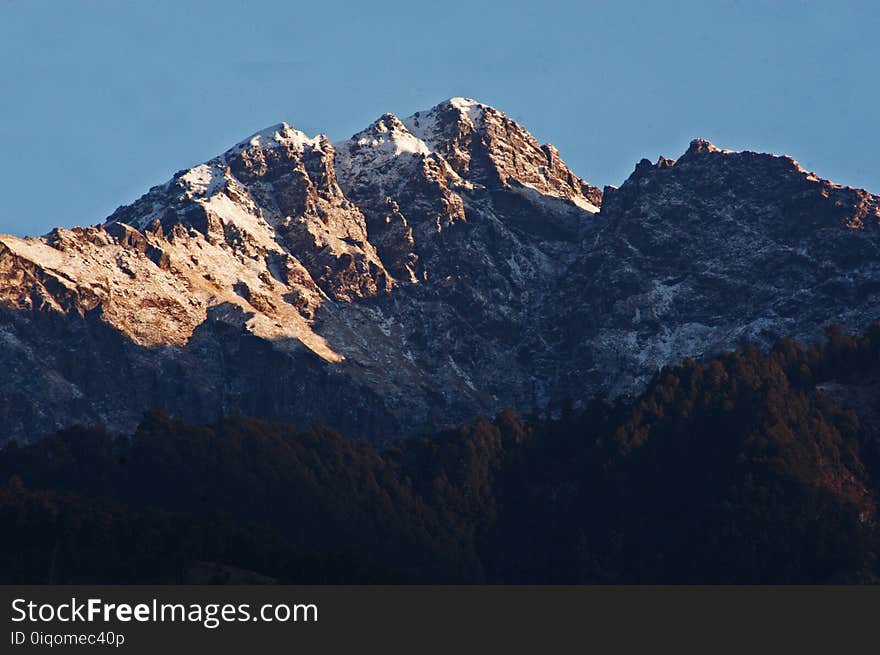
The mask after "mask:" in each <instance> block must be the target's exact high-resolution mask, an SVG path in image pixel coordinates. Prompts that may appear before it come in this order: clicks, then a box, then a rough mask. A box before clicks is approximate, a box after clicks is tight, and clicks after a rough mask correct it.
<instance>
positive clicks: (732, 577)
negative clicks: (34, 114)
mask: <svg viewBox="0 0 880 655" xmlns="http://www.w3.org/2000/svg"><path fill="white" fill-rule="evenodd" d="M878 380H880V326H875V327H873V328H871V329H870V330H869V331H868V332H867V333H866V334H865V335H862V336H859V337H852V336H845V335H842V334H841V333H840V331H839V330H832V331H831V332H830V333H829V335H828V339H827V340H825V341H824V342H823V343H822V344H821V345H816V346H814V347H811V348H804V347H802V346H801V345H799V344H797V343H795V342H792V341H787V340H785V341H782V342H780V343H778V344H777V345H776V347H775V348H774V349H773V350H772V351H771V352H770V353H762V352H761V351H759V350H758V349H754V348H747V349H743V350H740V351H737V352H734V353H731V354H728V355H724V356H722V357H719V358H717V359H714V360H712V361H710V362H707V363H695V362H692V361H686V362H685V363H684V364H682V365H681V366H678V367H676V368H669V369H664V370H663V371H661V372H660V373H658V375H657V376H656V377H655V379H654V380H653V382H652V383H651V384H650V385H649V387H648V389H647V390H646V391H645V393H644V394H643V395H642V396H641V397H639V398H638V399H635V400H633V401H628V402H621V401H619V402H617V403H616V404H614V405H610V404H606V403H603V402H600V401H596V402H594V403H592V404H590V405H589V406H587V407H584V408H581V409H579V410H575V409H572V408H569V409H567V410H566V411H563V413H562V415H561V416H560V415H558V416H554V417H536V416H532V417H523V416H518V415H516V414H514V413H512V412H501V413H500V414H499V415H498V416H496V417H495V419H494V420H493V421H487V420H480V421H476V422H475V423H472V424H469V425H467V426H464V427H461V428H459V429H457V430H452V431H447V432H443V433H439V434H435V435H430V436H426V437H424V438H420V439H413V440H408V441H403V442H397V443H394V444H392V445H389V446H387V447H385V448H377V447H375V446H371V445H368V444H367V443H365V442H362V441H355V440H352V439H348V438H346V437H344V436H341V435H339V434H337V433H336V432H334V431H332V430H330V429H328V428H325V427H321V426H318V425H314V426H311V427H308V428H298V427H293V426H289V425H282V424H276V423H267V422H263V421H256V420H252V419H246V418H229V419H226V420H224V421H222V422H221V423H219V424H216V425H210V426H196V425H191V424H188V423H184V422H181V421H178V420H174V419H171V418H168V417H166V416H164V415H161V414H158V413H154V414H150V415H147V416H146V417H145V418H144V420H143V422H142V423H141V425H140V427H139V428H138V429H137V431H136V432H135V433H134V434H133V435H130V436H112V435H109V434H107V433H104V432H102V431H97V430H90V429H79V428H74V429H69V430H65V431H63V432H59V433H57V434H56V435H54V436H52V437H50V438H48V439H46V440H44V441H41V442H40V443H38V444H36V445H28V446H18V445H16V444H15V443H10V444H9V445H8V446H6V447H5V448H4V449H3V450H2V451H0V484H2V486H0V524H2V525H3V526H4V533H5V538H4V539H3V542H2V544H0V579H2V581H3V582H16V583H23V582H34V583H41V582H56V583H68V582H168V583H176V582H187V581H191V582H205V581H215V582H247V581H273V580H274V581H279V582H291V583H356V582H359V583H392V582H438V583H452V582H458V583H471V582H488V583H513V582H535V583H537V582H547V583H563V582H569V583H577V582H599V583H614V582H623V583H630V582H641V583H649V582H682V583H684V582H706V583H709V582H756V583H762V582H781V583H785V582H790V583H806V582H817V583H823V582H870V581H875V580H876V577H877V573H878V563H877V561H876V553H877V547H878V530H877V507H876V505H877V498H878V497H880V496H878V493H880V490H878V484H877V481H878V479H880V465H878V462H880V459H878V448H877V447H878V442H877V433H878V425H877V423H876V418H877V416H878V415H880V391H878V389H880V384H878Z"/></svg>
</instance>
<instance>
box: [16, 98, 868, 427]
mask: <svg viewBox="0 0 880 655" xmlns="http://www.w3.org/2000/svg"><path fill="white" fill-rule="evenodd" d="M878 248H880V201H878V198H877V197H876V196H872V195H871V194H869V193H868V192H866V191H862V190H859V189H852V188H849V187H841V186H839V185H835V184H832V183H830V182H828V181H825V180H821V179H819V178H817V177H816V176H815V175H812V174H810V173H808V172H806V171H804V170H803V169H802V168H800V166H798V164H797V163H796V162H795V161H794V160H792V159H790V158H788V157H777V156H772V155H765V154H758V153H751V152H742V153H735V152H729V151H722V150H718V149H717V148H715V147H714V146H712V145H711V144H709V143H707V142H704V141H694V142H693V143H692V144H691V146H690V148H689V149H688V151H687V152H686V153H685V154H684V155H683V156H682V157H681V158H680V159H679V160H678V161H673V160H668V159H665V158H662V157H661V158H660V159H659V160H658V162H657V163H656V164H654V163H652V162H650V161H648V160H643V161H642V162H640V163H639V164H638V166H637V167H636V169H635V171H634V172H633V174H632V175H631V176H630V178H629V179H628V180H626V182H624V183H623V184H622V185H621V187H620V188H613V187H608V188H606V189H605V190H604V192H602V191H600V190H599V189H597V188H596V187H594V186H592V185H590V184H589V183H587V182H585V181H584V180H582V179H581V178H579V177H578V176H576V175H575V174H574V173H573V172H572V171H571V170H570V169H569V168H568V167H567V166H566V165H565V163H564V162H563V161H562V159H561V157H560V155H559V152H558V151H557V150H556V149H555V148H553V147H552V146H549V145H540V144H539V143H538V142H537V141H536V140H535V139H534V138H533V137H532V136H531V135H530V134H529V133H528V132H527V131H526V130H525V129H524V128H523V127H522V126H520V125H518V124H517V123H516V122H514V121H512V120H511V119H510V118H508V117H507V116H506V115H505V114H503V113H502V112H500V111H498V110H496V109H494V108H492V107H489V106H487V105H485V104H482V103H479V102H476V101H473V100H468V99H463V98H453V99H451V100H449V101H446V102H443V103H440V104H439V105H437V106H436V107H434V108H432V109H430V110H427V111H423V112H417V113H416V114H414V115H412V116H410V117H408V118H404V119H400V118H398V117H396V116H393V115H391V114H386V115H384V116H382V117H380V118H379V119H378V120H377V121H375V122H374V123H373V124H372V125H370V126H369V127H367V128H366V129H365V130H363V131H361V132H359V133H358V134H355V135H354V136H353V137H352V138H351V139H348V140H346V141H342V142H338V143H331V142H330V141H329V140H328V139H327V138H326V137H325V136H317V137H309V136H307V135H305V134H303V133H302V132H299V131H297V130H296V129H294V128H293V127H291V126H290V125H287V124H285V123H282V124H279V125H276V126H273V127H271V128H268V129H266V130H263V131H261V132H258V133H257V134H255V135H253V136H252V137H250V138H249V139H246V140H244V141H242V142H241V143H238V144H236V145H235V146H233V147H232V148H230V149H229V150H227V151H226V152H225V153H223V154H222V155H220V156H218V157H216V158H214V159H212V160H211V161H209V162H206V163H204V164H202V165H199V166H195V167H193V168H189V169H186V170H183V171H180V172H178V173H177V174H175V175H174V177H173V178H172V179H171V180H170V181H169V182H167V183H165V184H163V185H160V186H157V187H154V188H153V189H150V191H149V192H148V193H146V194H145V195H144V196H142V197H141V198H140V199H138V200H137V201H135V202H134V203H132V204H131V205H128V206H125V207H120V208H119V209H118V210H117V211H116V212H114V213H113V214H112V215H111V216H110V217H109V218H108V219H107V220H106V221H105V222H104V223H103V224H100V225H96V226H93V227H85V228H74V229H70V230H68V229H61V228H59V229H56V230H53V231H52V232H51V233H49V234H48V235H46V236H44V237H40V238H27V239H20V238H16V237H10V236H2V237H0V366H2V369H3V371H4V376H3V378H2V380H0V427H2V429H0V438H6V439H8V438H11V437H15V438H18V439H23V440H29V439H34V438H38V437H40V436H42V435H43V434H46V433H48V432H50V431H52V430H54V429H57V428H60V427H64V426H65V425H70V424H73V423H82V424H86V425H89V424H102V425H105V426H106V427H107V428H108V429H110V430H111V431H117V432H129V431H130V430H132V429H133V428H134V426H135V425H136V424H137V423H138V422H139V420H140V419H141V417H142V415H143V413H144V412H145V411H148V410H152V409H161V410H164V411H166V412H168V413H170V414H173V415H176V416H180V417H183V418H186V419H188V420H192V421H201V422H206V421H207V422H209V421H215V420H217V419H219V418H220V417H222V416H228V415H236V414H244V415H251V416H256V417H260V418H264V419H272V420H284V421H291V422H294V423H296V424H299V425H305V424H307V423H310V422H313V421H322V422H325V423H327V424H329V425H331V426H333V427H335V428H338V429H340V430H342V431H344V432H345V433H347V434H349V435H352V436H355V437H368V438H373V439H388V438H395V437H401V436H409V435H412V434H415V433H417V432H420V431H425V430H433V429H437V428H439V427H444V426H450V425H455V424H458V423H461V422H463V421H466V420H469V419H471V418H472V417H474V416H477V415H480V414H494V413H495V412H496V411H497V410H498V409H499V408H500V407H502V406H509V407H513V408H517V409H520V410H524V411H531V410H533V409H543V408H545V407H547V406H560V405H561V404H563V403H564V402H565V401H566V400H572V401H575V402H576V403H577V402H582V401H585V400H587V399H589V398H591V397H592V396H594V395H596V394H607V395H611V396H616V395H620V394H628V393H636V392H638V391H639V390H641V389H642V388H644V386H645V384H646V383H647V381H648V380H649V379H650V377H651V376H652V375H653V374H654V373H655V372H656V371H657V369H658V368H660V367H662V366H665V365H668V364H673V363H676V362H678V361H681V360H682V359H684V358H685V357H688V356H690V357H707V356H710V355H712V354H715V353H717V352H720V351H722V350H724V349H729V348H732V347H734V346H736V345H737V344H740V343H742V342H752V343H756V344H758V345H760V346H768V345H769V344H770V343H772V341H774V340H775V339H776V338H778V337H781V336H796V337H799V338H801V339H804V340H812V339H815V338H817V337H818V336H820V335H821V334H822V331H823V329H824V327H825V326H826V325H827V324H829V323H832V322H837V323H840V324H842V325H843V326H844V328H847V329H852V330H861V329H863V328H865V327H866V326H867V325H868V324H869V323H870V322H871V321H872V320H874V319H876V318H877V316H878V309H880V307H878V305H880V294H878V290H880V268H878V266H880V265H878V261H880V260H878Z"/></svg>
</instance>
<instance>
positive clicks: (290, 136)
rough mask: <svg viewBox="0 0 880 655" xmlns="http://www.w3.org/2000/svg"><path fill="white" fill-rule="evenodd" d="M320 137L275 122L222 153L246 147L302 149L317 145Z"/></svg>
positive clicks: (235, 152) (235, 151)
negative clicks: (310, 135)
mask: <svg viewBox="0 0 880 655" xmlns="http://www.w3.org/2000/svg"><path fill="white" fill-rule="evenodd" d="M320 141H321V137H320V135H319V136H316V137H309V136H308V135H307V134H306V133H305V132H300V131H299V130H297V129H295V128H294V127H292V126H291V125H290V124H288V123H277V124H275V125H271V126H269V127H267V128H265V129H262V130H260V131H259V132H255V133H254V134H252V135H251V136H249V137H248V138H247V139H245V140H244V141H239V142H238V143H237V144H235V145H234V146H233V147H232V148H230V149H229V150H227V151H226V152H225V153H224V157H228V156H230V155H234V154H237V153H239V152H241V151H243V150H247V149H248V148H253V147H259V148H280V147H291V148H294V149H302V148H303V147H305V146H307V145H308V146H313V147H315V146H317V145H318V144H319V143H320Z"/></svg>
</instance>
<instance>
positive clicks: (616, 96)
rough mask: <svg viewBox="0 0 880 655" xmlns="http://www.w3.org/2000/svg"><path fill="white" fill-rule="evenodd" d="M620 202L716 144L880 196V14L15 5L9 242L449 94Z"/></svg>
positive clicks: (1, 91) (2, 134)
mask: <svg viewBox="0 0 880 655" xmlns="http://www.w3.org/2000/svg"><path fill="white" fill-rule="evenodd" d="M455 95H462V96H469V97H474V98H477V99H478V100H481V101H483V102H487V103H489V104H492V105H494V106H496V107H498V108H499V109H502V110H504V111H506V112H507V113H508V115H510V116H511V117H513V118H514V119H516V120H518V121H520V122H522V123H523V124H524V125H525V126H526V127H527V128H528V129H529V130H531V132H532V133H533V134H534V135H535V136H536V137H537V138H538V139H539V140H541V141H542V142H543V141H549V142H551V143H553V144H555V145H556V146H557V147H558V148H559V149H560V151H561V152H562V155H563V157H564V158H565V159H566V160H567V161H568V163H569V164H570V165H571V166H572V167H573V168H574V170H575V171H576V172H577V173H579V174H580V175H581V176H583V177H585V178H586V179H587V180H589V181H590V182H592V183H594V184H599V185H603V184H609V183H611V184H619V183H620V182H621V181H622V180H623V179H625V178H626V176H627V175H628V174H629V173H630V172H631V171H632V169H633V167H634V166H635V163H636V162H637V161H638V160H639V159H640V158H642V157H649V158H651V159H656V157H657V156H658V155H660V154H664V155H667V156H671V157H677V156H679V155H680V154H681V153H682V152H683V151H684V149H685V148H686V147H687V143H688V141H689V140H690V139H691V138H693V137H696V136H701V137H705V138H708V139H710V140H712V141H713V142H715V143H716V144H717V145H719V146H722V147H726V148H735V149H754V150H764V151H770V152H780V153H781V152H786V153H789V154H791V155H792V156H794V157H795V158H796V159H798V160H799V161H800V162H801V163H802V164H803V165H804V166H806V167H807V168H810V169H813V170H815V171H816V172H817V173H818V174H819V175H821V176H823V177H828V178H831V179H833V180H835V181H838V182H842V183H846V184H851V185H854V186H863V187H866V188H868V189H869V190H873V191H874V192H878V191H880V163H878V162H880V158H878V153H880V130H878V127H880V125H878V124H880V121H878V117H880V8H878V4H877V3H876V2H868V1H865V2H842V1H840V2H838V1H836V2H784V1H776V2H745V1H743V2H731V1H728V2H713V1H711V0H703V1H702V2H620V1H618V2H584V1H572V2H560V1H552V0H540V1H536V0H533V1H531V2H519V1H516V0H507V1H506V2H498V1H497V0H496V1H495V2H487V3H483V2H476V1H473V0H471V1H468V2H463V1H454V2H453V1H449V2H443V1H441V0H435V1H433V2H423V1H421V0H408V1H406V2H395V1H391V0H383V1H382V2H347V3H340V2H333V1H332V0H324V1H313V2H292V1H277V2H275V1H268V0H265V1H259V0H250V1H249V2H223V1H221V0H212V1H210V2H186V1H185V0H175V1H168V2H165V1H156V0H151V1H150V2H138V3H135V2H121V1H119V0H107V1H101V2H97V1H94V2H92V1H87V0H83V1H70V2H68V1H64V0H56V1H54V2H46V1H41V0H0V143H2V151H0V232H12V233H15V234H41V233H44V232H46V231H48V230H49V229H50V228H51V227H53V226H55V225H65V226H72V225H77V224H91V223H97V222H100V221H101V220H102V219H103V218H104V217H105V216H106V215H107V214H109V213H110V212H111V211H112V210H113V209H114V208H116V207H117V206H118V205H120V204H123V203H127V202H129V201H131V200H133V199H134V198H136V197H137V196H138V195H140V194H141V193H142V192H144V191H146V190H147V189H148V188H149V187H150V186H151V185H154V184H158V183H160V182H163V181H165V180H166V179H168V178H169V177H170V176H171V175H172V174H173V173H174V172H175V171H177V170H179V169H181V168H184V167H186V166H189V165H192V164H195V163H198V162H201V161H204V160H206V159H208V158H210V157H212V156H214V155H216V154H218V153H220V152H222V151H223V150H225V149H226V148H227V147H228V146H230V145H231V144H233V143H234V142H236V141H238V140H240V139H241V138H243V137H245V136H247V135H248V134H250V133H251V132H253V131H256V130H258V129H260V128H262V127H265V126H267V125H270V124H272V123H277V122H279V121H282V120H286V121H288V122H290V123H291V124H293V125H294V126H296V127H297V128H299V129H301V130H303V131H305V132H307V133H309V134H315V133H318V132H324V133H327V134H329V136H330V137H331V138H332V139H339V138H344V137H347V136H350V135H351V134H352V133H353V132H355V131H357V130H359V129H361V128H363V127H365V126H366V125H368V124H369V123H370V122H371V121H372V120H373V119H375V118H377V117H378V116H379V115H381V114H382V113H384V112H386V111H391V112H393V113H397V114H400V115H409V114H410V113H412V112H413V111H416V110H418V109H424V108H427V107H429V106H431V105H433V104H435V103H436V102H438V101H440V100H442V99H445V98H447V97H450V96H455Z"/></svg>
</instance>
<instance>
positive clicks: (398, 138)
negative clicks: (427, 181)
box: [345, 114, 431, 156]
mask: <svg viewBox="0 0 880 655" xmlns="http://www.w3.org/2000/svg"><path fill="white" fill-rule="evenodd" d="M352 142H353V143H355V144H357V145H358V146H360V147H369V148H374V149H375V151H376V152H375V155H376V156H381V155H386V156H397V155H401V154H403V153H411V154H419V155H428V154H430V153H431V149H430V148H429V147H428V145H427V144H426V143H425V142H424V141H422V140H421V139H419V138H418V137H416V136H415V135H414V134H413V133H412V132H410V131H409V130H408V129H407V127H406V125H404V124H403V122H402V121H401V120H400V119H399V118H397V116H395V115H394V114H385V115H383V116H382V117H381V118H379V119H378V120H377V121H376V122H374V123H373V124H372V125H370V126H369V127H368V128H367V129H365V130H363V131H361V132H358V133H357V134H355V135H354V136H353V137H351V139H350V140H349V141H348V142H345V144H346V145H347V144H350V143H352Z"/></svg>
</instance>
